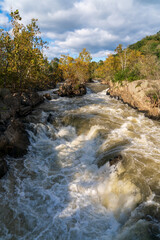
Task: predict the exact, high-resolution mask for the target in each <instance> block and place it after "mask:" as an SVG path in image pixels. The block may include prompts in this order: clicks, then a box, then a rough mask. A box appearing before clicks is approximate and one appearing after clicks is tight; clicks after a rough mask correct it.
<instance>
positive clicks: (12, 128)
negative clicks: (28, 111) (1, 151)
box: [4, 119, 29, 157]
mask: <svg viewBox="0 0 160 240" xmlns="http://www.w3.org/2000/svg"><path fill="white" fill-rule="evenodd" d="M4 136H5V138H6V141H7V143H6V145H5V152H6V153H7V154H9V155H10V156H12V157H21V156H23V155H24V154H26V153H27V148H28V145H29V139H28V136H27V134H26V131H25V128H24V125H23V124H22V123H21V122H20V121H19V120H18V119H15V120H13V121H11V124H10V125H9V126H8V127H7V130H6V131H5V133H4Z"/></svg>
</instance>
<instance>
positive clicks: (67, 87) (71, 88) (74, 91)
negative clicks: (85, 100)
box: [58, 82, 87, 97]
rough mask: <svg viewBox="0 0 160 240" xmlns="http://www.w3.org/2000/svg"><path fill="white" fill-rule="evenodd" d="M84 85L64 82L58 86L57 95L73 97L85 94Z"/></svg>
mask: <svg viewBox="0 0 160 240" xmlns="http://www.w3.org/2000/svg"><path fill="white" fill-rule="evenodd" d="M86 92H87V91H86V87H85V85H84V84H73V83H71V82H66V83H64V84H63V85H61V86H60V87H59V90H58V95H59V96H61V97H75V96H82V95H84V94H86Z"/></svg>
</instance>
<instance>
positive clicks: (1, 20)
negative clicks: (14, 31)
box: [0, 13, 8, 27]
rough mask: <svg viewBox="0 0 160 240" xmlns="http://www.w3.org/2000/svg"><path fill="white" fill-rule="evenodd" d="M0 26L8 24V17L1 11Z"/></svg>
mask: <svg viewBox="0 0 160 240" xmlns="http://www.w3.org/2000/svg"><path fill="white" fill-rule="evenodd" d="M0 26H2V27H6V26H8V18H7V17H6V16H5V15H4V14H2V13H0Z"/></svg>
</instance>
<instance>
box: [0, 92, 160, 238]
mask: <svg viewBox="0 0 160 240" xmlns="http://www.w3.org/2000/svg"><path fill="white" fill-rule="evenodd" d="M49 114H52V117H53V119H52V121H50V123H49V122H47V118H48V115H49ZM29 122H30V124H28V134H29V136H30V143H31V144H30V147H29V151H28V154H27V155H26V156H25V157H23V158H22V159H18V160H16V161H13V160H12V159H8V161H9V163H10V171H9V173H8V175H7V176H6V177H5V178H4V179H2V180H1V181H0V207H1V214H0V224H1V228H0V239H6V240H8V239H13V240H14V239H18V240H19V239H20V240H22V239H23V240H26V239H37V240H42V239H43V240H44V239H46V240H47V239H49V240H50V239H53V240H56V239H59V240H61V239H62V240H63V239H64V240H66V239H68V240H69V239H73V240H74V239H75V240H78V239H97V240H99V239H103V240H104V239H105V240H112V239H116V240H124V239H127V240H135V239H136V240H143V239H144V240H151V239H159V238H160V226H159V221H160V192H159V189H160V188H159V187H160V180H159V179H160V168H159V163H160V133H159V122H156V121H152V120H149V119H147V118H145V117H144V116H143V114H139V113H137V112H136V111H135V110H133V109H131V108H129V107H128V106H127V105H124V104H122V103H121V102H118V101H117V100H115V99H111V98H109V97H108V96H106V94H105V90H104V91H102V92H99V93H93V92H92V91H89V93H88V94H87V95H86V96H84V97H77V98H72V99H68V98H58V99H54V100H52V101H51V102H49V103H46V104H44V105H41V107H40V109H38V110H36V111H35V112H33V115H32V116H30V119H29ZM116 154H117V155H118V154H121V155H122V156H123V160H122V161H121V162H119V163H118V164H117V165H116V166H112V167H110V166H109V163H108V162H106V164H104V165H103V166H101V167H100V168H98V166H97V163H98V161H99V160H100V159H101V158H102V157H103V158H105V157H106V158H108V156H112V155H116Z"/></svg>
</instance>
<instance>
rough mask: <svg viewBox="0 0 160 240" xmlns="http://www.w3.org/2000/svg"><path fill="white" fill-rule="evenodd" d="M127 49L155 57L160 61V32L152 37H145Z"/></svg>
mask: <svg viewBox="0 0 160 240" xmlns="http://www.w3.org/2000/svg"><path fill="white" fill-rule="evenodd" d="M129 48H130V49H132V50H138V51H141V52H142V53H143V54H149V55H156V56H157V57H158V58H159V59H160V31H159V32H157V33H156V34H154V35H151V36H146V37H145V38H143V39H142V40H140V41H138V42H136V43H134V44H132V45H130V46H129Z"/></svg>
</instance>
